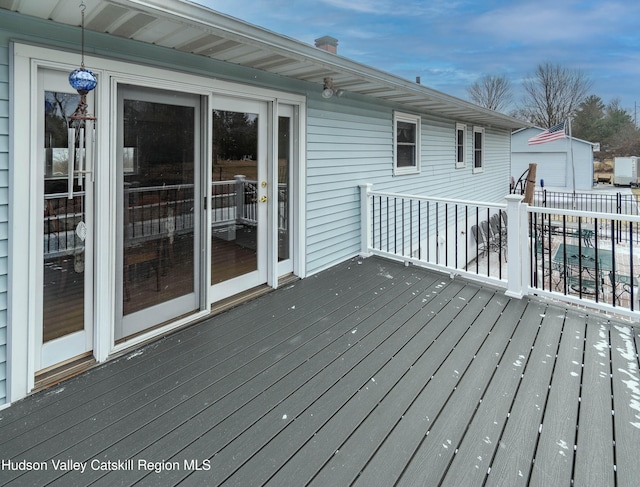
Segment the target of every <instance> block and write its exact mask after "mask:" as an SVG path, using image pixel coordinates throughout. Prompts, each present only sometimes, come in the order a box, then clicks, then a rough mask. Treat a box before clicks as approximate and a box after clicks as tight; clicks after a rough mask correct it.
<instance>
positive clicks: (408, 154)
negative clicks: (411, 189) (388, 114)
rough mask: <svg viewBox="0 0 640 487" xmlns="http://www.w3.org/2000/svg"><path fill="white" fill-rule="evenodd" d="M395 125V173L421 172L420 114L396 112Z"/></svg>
mask: <svg viewBox="0 0 640 487" xmlns="http://www.w3.org/2000/svg"><path fill="white" fill-rule="evenodd" d="M393 127H394V138H395V140H394V169H393V173H394V174H396V175H399V174H415V173H418V172H420V116H418V115H410V114H407V113H400V112H396V113H395V114H394V117H393Z"/></svg>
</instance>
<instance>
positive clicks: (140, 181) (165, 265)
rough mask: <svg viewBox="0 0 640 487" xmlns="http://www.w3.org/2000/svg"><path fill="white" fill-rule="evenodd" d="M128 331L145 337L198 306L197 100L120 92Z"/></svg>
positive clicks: (175, 95) (139, 90) (122, 241)
mask: <svg viewBox="0 0 640 487" xmlns="http://www.w3.org/2000/svg"><path fill="white" fill-rule="evenodd" d="M120 108H121V112H120V113H121V125H120V127H121V132H120V137H119V140H120V141H121V145H120V150H121V153H120V157H119V161H120V165H119V179H120V181H121V183H120V184H121V187H120V195H121V200H120V201H121V203H120V212H119V213H120V221H121V225H120V234H121V236H120V245H121V252H120V263H121V269H122V272H121V276H122V279H121V286H120V294H121V305H122V317H123V318H122V322H123V323H122V327H121V328H120V329H117V333H116V338H122V337H125V336H128V335H131V334H133V333H137V332H140V331H144V330H146V329H148V328H150V327H153V326H155V325H158V324H160V323H164V322H166V321H169V320H171V319H173V318H176V317H178V316H180V315H183V314H185V313H188V312H191V311H193V310H195V309H196V308H197V307H198V303H197V292H196V291H197V283H198V282H199V281H198V272H197V269H198V264H197V254H198V253H197V251H196V249H197V248H198V246H199V244H198V239H199V235H200V230H199V228H198V222H199V221H200V220H199V216H198V215H199V211H198V208H197V205H196V204H195V202H196V201H200V198H199V196H198V194H199V191H198V189H197V188H196V187H195V184H194V183H195V180H196V179H195V178H196V173H197V171H198V156H197V155H198V153H199V147H198V146H199V135H198V134H199V98H198V97H194V96H189V95H183V94H180V93H170V92H161V91H158V90H151V89H142V88H133V87H127V88H122V90H121V103H120Z"/></svg>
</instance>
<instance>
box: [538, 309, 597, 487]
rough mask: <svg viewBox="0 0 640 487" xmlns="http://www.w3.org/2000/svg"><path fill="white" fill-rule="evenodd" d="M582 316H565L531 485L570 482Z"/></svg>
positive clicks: (574, 435) (576, 413)
mask: <svg viewBox="0 0 640 487" xmlns="http://www.w3.org/2000/svg"><path fill="white" fill-rule="evenodd" d="M584 329H585V323H584V319H580V318H579V317H578V316H577V315H575V314H568V315H567V316H565V321H564V325H563V327H562V336H561V338H560V346H559V348H558V354H557V357H556V360H555V368H554V371H553V378H552V380H551V390H550V391H549V399H548V401H547V405H546V407H545V413H544V419H543V420H542V433H541V434H540V439H539V441H538V447H537V451H536V455H535V463H534V465H533V469H532V472H531V479H530V482H529V483H530V485H531V486H532V487H533V486H539V487H547V486H548V485H549V482H550V481H553V482H554V483H555V484H556V485H570V484H571V478H572V474H573V460H574V446H575V444H576V424H578V408H579V403H578V400H579V398H580V384H581V377H582V359H583V352H584V332H585V330H584Z"/></svg>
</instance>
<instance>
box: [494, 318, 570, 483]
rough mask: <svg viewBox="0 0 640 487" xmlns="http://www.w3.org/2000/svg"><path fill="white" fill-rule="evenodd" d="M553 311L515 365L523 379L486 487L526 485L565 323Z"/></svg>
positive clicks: (543, 320)
mask: <svg viewBox="0 0 640 487" xmlns="http://www.w3.org/2000/svg"><path fill="white" fill-rule="evenodd" d="M554 311H556V310H551V309H546V310H545V312H544V314H543V316H542V321H541V322H540V326H539V331H538V335H537V336H536V339H535V342H534V344H533V347H532V350H531V353H530V354H529V355H528V356H526V357H525V358H524V359H522V361H521V362H515V363H514V365H516V364H518V365H517V366H522V369H523V371H522V374H523V376H522V380H521V382H520V385H519V386H518V389H517V393H516V396H515V399H514V401H513V405H512V407H511V411H510V412H509V417H508V419H507V423H506V425H505V429H504V432H503V433H502V436H501V437H500V439H499V447H498V449H497V452H496V456H495V458H494V459H493V462H492V466H491V470H490V472H489V475H488V477H487V483H486V485H489V486H492V485H504V486H509V487H513V486H516V485H527V483H528V479H529V475H530V471H531V467H532V460H533V456H534V452H535V447H536V443H537V440H538V437H537V435H535V434H532V432H535V431H536V430H538V431H540V426H541V424H542V415H543V412H544V405H545V403H546V398H547V394H548V390H549V384H550V383H551V375H552V371H553V364H554V360H553V357H555V355H556V352H557V348H558V343H559V338H560V331H561V325H562V322H563V319H564V317H563V316H562V315H559V314H558V313H556V312H554ZM523 324H524V323H523ZM532 324H533V323H532Z"/></svg>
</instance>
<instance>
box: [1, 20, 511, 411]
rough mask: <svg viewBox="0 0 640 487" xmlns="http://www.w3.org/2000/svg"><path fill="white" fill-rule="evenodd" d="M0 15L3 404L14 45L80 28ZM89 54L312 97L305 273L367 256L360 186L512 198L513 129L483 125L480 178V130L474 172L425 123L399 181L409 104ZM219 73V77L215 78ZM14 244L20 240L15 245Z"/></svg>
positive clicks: (240, 72)
mask: <svg viewBox="0 0 640 487" xmlns="http://www.w3.org/2000/svg"><path fill="white" fill-rule="evenodd" d="M10 17H11V21H10V22H9V21H7V16H4V15H3V16H0V406H1V405H2V404H3V403H4V402H6V400H7V397H8V386H7V377H8V373H7V367H8V364H7V349H8V347H7V343H8V340H9V339H10V333H9V322H8V320H9V318H8V310H7V307H8V306H7V303H8V299H7V292H8V289H7V288H8V284H7V282H8V270H9V269H10V267H11V264H10V259H11V255H10V254H9V252H10V249H9V227H10V222H9V214H10V212H9V210H10V208H9V205H10V204H11V200H10V188H9V182H10V173H9V171H10V164H13V163H14V162H10V155H9V147H10V144H11V142H10V139H9V126H10V122H11V120H10V118H9V116H10V102H9V92H10V90H9V86H10V85H9V83H10V72H11V66H10V59H9V57H10V56H9V52H10V45H11V44H10V43H11V40H14V39H15V40H19V41H20V42H25V43H30V44H36V45H42V46H47V47H49V48H56V47H58V48H60V49H62V50H66V49H69V50H74V51H75V50H77V47H78V46H77V40H78V39H77V34H78V30H77V29H74V28H70V27H66V26H60V25H57V24H53V23H51V22H46V21H41V20H34V19H29V18H26V17H24V16H19V15H13V14H12V15H10ZM86 44H87V45H90V46H91V50H92V52H91V54H92V55H96V56H105V57H110V58H115V59H120V60H124V61H133V62H137V63H140V64H146V65H153V66H156V67H161V68H167V69H171V70H173V71H182V72H185V73H191V74H196V75H201V76H212V77H215V78H218V79H225V80H228V81H232V82H241V83H244V86H245V88H246V90H247V93H251V88H252V86H256V87H260V88H272V89H277V90H280V91H284V92H289V93H292V94H295V95H303V96H305V97H306V100H307V104H306V107H307V110H306V113H301V117H303V118H305V119H306V134H304V135H305V137H306V142H305V144H306V145H305V149H306V150H305V155H306V160H304V161H302V163H303V164H305V167H304V168H303V169H304V171H303V173H304V174H305V179H304V187H303V188H300V191H302V193H303V198H304V201H305V213H304V215H302V218H301V220H303V221H304V225H305V226H306V228H305V232H303V234H304V235H305V241H304V242H303V247H304V255H303V256H301V258H303V259H305V269H306V274H307V275H309V274H313V273H316V272H319V271H320V270H323V269H325V268H328V267H330V266H332V265H334V264H336V263H338V262H341V261H343V260H345V259H348V258H350V257H352V256H355V255H357V254H358V253H359V251H360V193H359V185H360V184H362V183H372V184H373V185H374V188H375V189H380V190H386V191H394V192H401V193H411V194H417V195H429V196H434V197H448V198H459V199H474V200H482V201H489V202H501V201H503V198H504V196H505V195H506V194H507V193H508V183H509V174H510V172H509V160H510V154H511V147H510V144H511V141H510V133H509V131H508V130H501V129H494V128H490V127H485V131H486V132H485V150H484V154H485V160H484V170H483V171H482V172H480V173H474V172H473V162H472V160H473V147H472V135H473V124H471V123H466V126H467V132H466V133H467V140H466V160H467V163H466V167H464V168H456V161H455V151H456V146H455V128H456V123H465V121H464V120H453V119H447V118H443V117H438V116H433V115H432V114H429V113H418V112H414V113H416V114H419V115H420V116H421V120H422V123H421V147H422V151H421V171H420V172H419V173H418V174H409V175H401V176H394V173H393V153H394V135H393V116H394V111H396V110H397V111H402V112H407V111H408V110H407V107H404V106H401V105H394V104H392V103H385V102H381V101H380V100H374V99H369V98H366V97H363V96H359V95H353V94H349V93H346V94H345V95H344V96H343V97H333V98H331V99H324V98H322V97H321V95H320V91H321V87H320V86H319V85H317V84H313V83H306V82H302V81H296V80H291V79H288V78H284V77H280V76H276V75H271V74H268V73H264V72H261V71H257V70H252V69H248V68H244V67H241V66H237V65H228V64H226V63H222V62H219V61H213V60H209V59H206V58H203V57H197V56H191V55H185V54H181V53H178V52H176V51H173V50H167V49H163V48H160V47H157V46H149V45H145V44H141V43H137V42H133V41H128V40H127V39H122V38H116V37H111V36H106V35H98V34H95V33H87V38H86ZM212 73H213V74H212ZM14 245H16V243H15V242H14Z"/></svg>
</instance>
